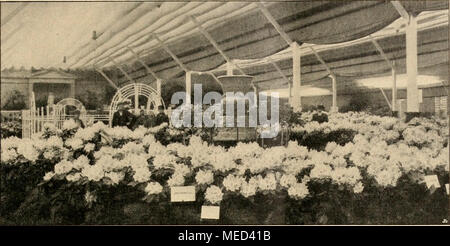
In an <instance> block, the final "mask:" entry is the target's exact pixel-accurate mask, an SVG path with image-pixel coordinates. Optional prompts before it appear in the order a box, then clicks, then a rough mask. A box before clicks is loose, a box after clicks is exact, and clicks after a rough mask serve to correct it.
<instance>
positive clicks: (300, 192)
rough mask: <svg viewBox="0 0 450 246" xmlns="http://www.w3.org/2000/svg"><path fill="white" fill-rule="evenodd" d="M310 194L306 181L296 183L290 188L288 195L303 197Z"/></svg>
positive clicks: (295, 197) (296, 197)
mask: <svg viewBox="0 0 450 246" xmlns="http://www.w3.org/2000/svg"><path fill="white" fill-rule="evenodd" d="M308 194H309V190H308V186H306V184H305V183H296V184H294V185H292V186H291V187H290V188H289V189H288V195H289V196H290V197H292V198H294V199H303V198H305V197H306V196H307V195H308Z"/></svg>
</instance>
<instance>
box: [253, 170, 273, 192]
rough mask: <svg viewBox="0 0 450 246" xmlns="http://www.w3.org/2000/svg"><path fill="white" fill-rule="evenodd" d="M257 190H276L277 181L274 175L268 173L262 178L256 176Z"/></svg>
mask: <svg viewBox="0 0 450 246" xmlns="http://www.w3.org/2000/svg"><path fill="white" fill-rule="evenodd" d="M257 180H258V188H259V189H260V190H275V189H276V188H277V180H276V179H275V174H273V173H269V174H267V175H266V176H265V177H264V178H263V177H262V176H260V175H258V176H257Z"/></svg>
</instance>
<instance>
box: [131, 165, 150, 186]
mask: <svg viewBox="0 0 450 246" xmlns="http://www.w3.org/2000/svg"><path fill="white" fill-rule="evenodd" d="M133 170H134V174H133V179H134V181H136V182H138V183H144V182H147V181H148V180H149V179H150V176H151V175H152V173H151V172H150V170H149V169H148V168H147V167H139V168H133Z"/></svg>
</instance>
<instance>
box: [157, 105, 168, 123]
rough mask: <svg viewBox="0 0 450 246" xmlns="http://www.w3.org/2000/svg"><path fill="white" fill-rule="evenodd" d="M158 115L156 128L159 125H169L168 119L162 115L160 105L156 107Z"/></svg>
mask: <svg viewBox="0 0 450 246" xmlns="http://www.w3.org/2000/svg"><path fill="white" fill-rule="evenodd" d="M158 111H159V113H158V114H157V115H156V126H159V125H161V124H162V123H164V122H165V123H167V124H169V117H168V116H167V115H166V114H165V113H164V107H163V106H162V105H159V106H158Z"/></svg>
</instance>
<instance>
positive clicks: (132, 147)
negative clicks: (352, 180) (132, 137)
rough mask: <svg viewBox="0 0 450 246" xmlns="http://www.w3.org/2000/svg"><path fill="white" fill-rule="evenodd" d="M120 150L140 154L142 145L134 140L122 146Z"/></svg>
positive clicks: (142, 148) (142, 150) (142, 149)
mask: <svg viewBox="0 0 450 246" xmlns="http://www.w3.org/2000/svg"><path fill="white" fill-rule="evenodd" d="M120 150H121V152H122V153H134V154H140V153H143V152H144V146H143V145H142V144H137V143H135V142H129V143H126V144H125V145H124V146H122V148H121V149H120Z"/></svg>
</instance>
